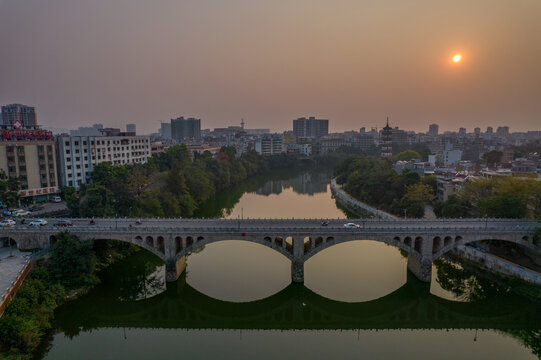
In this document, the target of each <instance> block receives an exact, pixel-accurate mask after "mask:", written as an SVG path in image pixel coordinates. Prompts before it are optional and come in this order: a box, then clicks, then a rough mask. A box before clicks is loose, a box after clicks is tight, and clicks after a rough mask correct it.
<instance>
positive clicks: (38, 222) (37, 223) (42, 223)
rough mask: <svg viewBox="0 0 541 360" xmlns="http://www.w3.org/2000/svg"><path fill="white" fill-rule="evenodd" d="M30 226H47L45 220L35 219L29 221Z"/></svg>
mask: <svg viewBox="0 0 541 360" xmlns="http://www.w3.org/2000/svg"><path fill="white" fill-rule="evenodd" d="M28 225H30V226H45V225H47V220H45V219H36V220H32V221H30V224H28Z"/></svg>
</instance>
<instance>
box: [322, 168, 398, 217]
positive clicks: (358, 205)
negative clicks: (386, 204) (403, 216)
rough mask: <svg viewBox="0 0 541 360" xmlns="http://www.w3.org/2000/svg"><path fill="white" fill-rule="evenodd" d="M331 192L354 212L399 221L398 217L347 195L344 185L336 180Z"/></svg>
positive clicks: (332, 183) (332, 182) (332, 184)
mask: <svg viewBox="0 0 541 360" xmlns="http://www.w3.org/2000/svg"><path fill="white" fill-rule="evenodd" d="M331 190H332V191H333V194H335V195H336V197H337V198H339V199H340V200H342V201H344V202H345V203H346V204H347V205H348V206H349V207H351V208H352V209H353V210H356V209H357V210H359V209H360V211H362V212H367V213H370V214H372V215H374V216H375V217H378V218H381V219H390V220H392V219H397V217H396V216H394V215H391V214H389V213H387V212H385V211H382V210H379V209H377V208H375V207H373V206H370V205H368V204H365V203H363V202H362V201H359V200H357V199H355V198H353V197H352V196H351V195H349V194H348V193H346V192H345V191H344V190H343V189H342V185H339V184H337V183H336V178H333V179H331Z"/></svg>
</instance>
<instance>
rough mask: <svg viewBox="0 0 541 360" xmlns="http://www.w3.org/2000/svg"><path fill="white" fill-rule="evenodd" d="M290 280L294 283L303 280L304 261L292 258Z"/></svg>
mask: <svg viewBox="0 0 541 360" xmlns="http://www.w3.org/2000/svg"><path fill="white" fill-rule="evenodd" d="M291 281H293V282H296V283H303V282H304V261H302V260H293V261H292V262H291Z"/></svg>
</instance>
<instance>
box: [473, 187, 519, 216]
mask: <svg viewBox="0 0 541 360" xmlns="http://www.w3.org/2000/svg"><path fill="white" fill-rule="evenodd" d="M479 211H480V215H481V216H489V217H495V218H515V219H520V218H523V217H525V216H526V204H524V202H523V201H522V199H520V197H518V196H517V195H516V194H510V193H506V194H500V195H494V196H490V197H487V198H484V199H481V200H479Z"/></svg>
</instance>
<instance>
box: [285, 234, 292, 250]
mask: <svg viewBox="0 0 541 360" xmlns="http://www.w3.org/2000/svg"><path fill="white" fill-rule="evenodd" d="M288 245H289V246H291V251H293V236H288V237H286V249H287V247H288Z"/></svg>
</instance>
